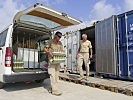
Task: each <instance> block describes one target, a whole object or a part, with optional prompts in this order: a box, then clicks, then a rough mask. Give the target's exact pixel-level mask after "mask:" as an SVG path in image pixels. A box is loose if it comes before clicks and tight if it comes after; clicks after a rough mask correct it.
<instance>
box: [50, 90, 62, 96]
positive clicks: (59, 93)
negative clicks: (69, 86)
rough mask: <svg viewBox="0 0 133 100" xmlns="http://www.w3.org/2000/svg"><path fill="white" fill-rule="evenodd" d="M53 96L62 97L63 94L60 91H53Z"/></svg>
mask: <svg viewBox="0 0 133 100" xmlns="http://www.w3.org/2000/svg"><path fill="white" fill-rule="evenodd" d="M52 94H53V95H56V96H60V95H61V94H62V92H61V91H59V90H52Z"/></svg>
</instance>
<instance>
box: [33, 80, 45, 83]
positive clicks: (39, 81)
mask: <svg viewBox="0 0 133 100" xmlns="http://www.w3.org/2000/svg"><path fill="white" fill-rule="evenodd" d="M43 81H44V79H42V80H35V82H36V83H42V82H43Z"/></svg>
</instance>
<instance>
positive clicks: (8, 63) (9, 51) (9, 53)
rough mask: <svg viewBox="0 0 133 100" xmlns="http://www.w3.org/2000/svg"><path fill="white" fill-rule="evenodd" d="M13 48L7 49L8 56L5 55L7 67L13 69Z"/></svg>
mask: <svg viewBox="0 0 133 100" xmlns="http://www.w3.org/2000/svg"><path fill="white" fill-rule="evenodd" d="M11 64H12V63H11V48H10V47H6V54H5V66H6V67H11Z"/></svg>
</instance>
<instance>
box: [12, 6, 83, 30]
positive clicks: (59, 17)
mask: <svg viewBox="0 0 133 100" xmlns="http://www.w3.org/2000/svg"><path fill="white" fill-rule="evenodd" d="M13 23H37V24H40V25H44V26H46V27H48V28H50V29H51V30H53V31H54V30H57V29H60V28H63V27H66V26H70V25H76V24H80V23H81V21H80V20H77V19H75V18H73V17H71V16H69V15H67V14H66V13H63V12H59V11H56V10H54V9H51V8H49V7H47V6H43V5H41V4H35V5H33V6H32V7H30V8H28V9H26V10H23V11H20V12H18V13H17V14H16V15H15V17H14V20H13Z"/></svg>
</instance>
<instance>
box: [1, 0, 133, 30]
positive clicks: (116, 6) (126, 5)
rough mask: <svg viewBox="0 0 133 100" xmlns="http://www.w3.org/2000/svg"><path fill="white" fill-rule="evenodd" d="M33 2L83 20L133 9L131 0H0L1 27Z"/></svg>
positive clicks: (88, 20)
mask: <svg viewBox="0 0 133 100" xmlns="http://www.w3.org/2000/svg"><path fill="white" fill-rule="evenodd" d="M35 3H41V4H44V5H47V6H49V7H51V8H54V9H56V10H59V11H61V12H64V13H67V14H69V15H71V16H73V17H75V18H77V19H79V20H82V21H83V22H90V21H93V20H102V19H105V18H107V17H109V16H111V15H116V14H120V13H123V12H126V11H129V10H133V0H1V2H0V27H1V29H3V28H4V27H6V26H7V25H9V24H10V23H11V22H12V20H13V16H14V15H15V13H16V12H18V11H20V10H23V9H25V8H27V7H29V6H31V5H33V4H35ZM1 29H0V30H1Z"/></svg>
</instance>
